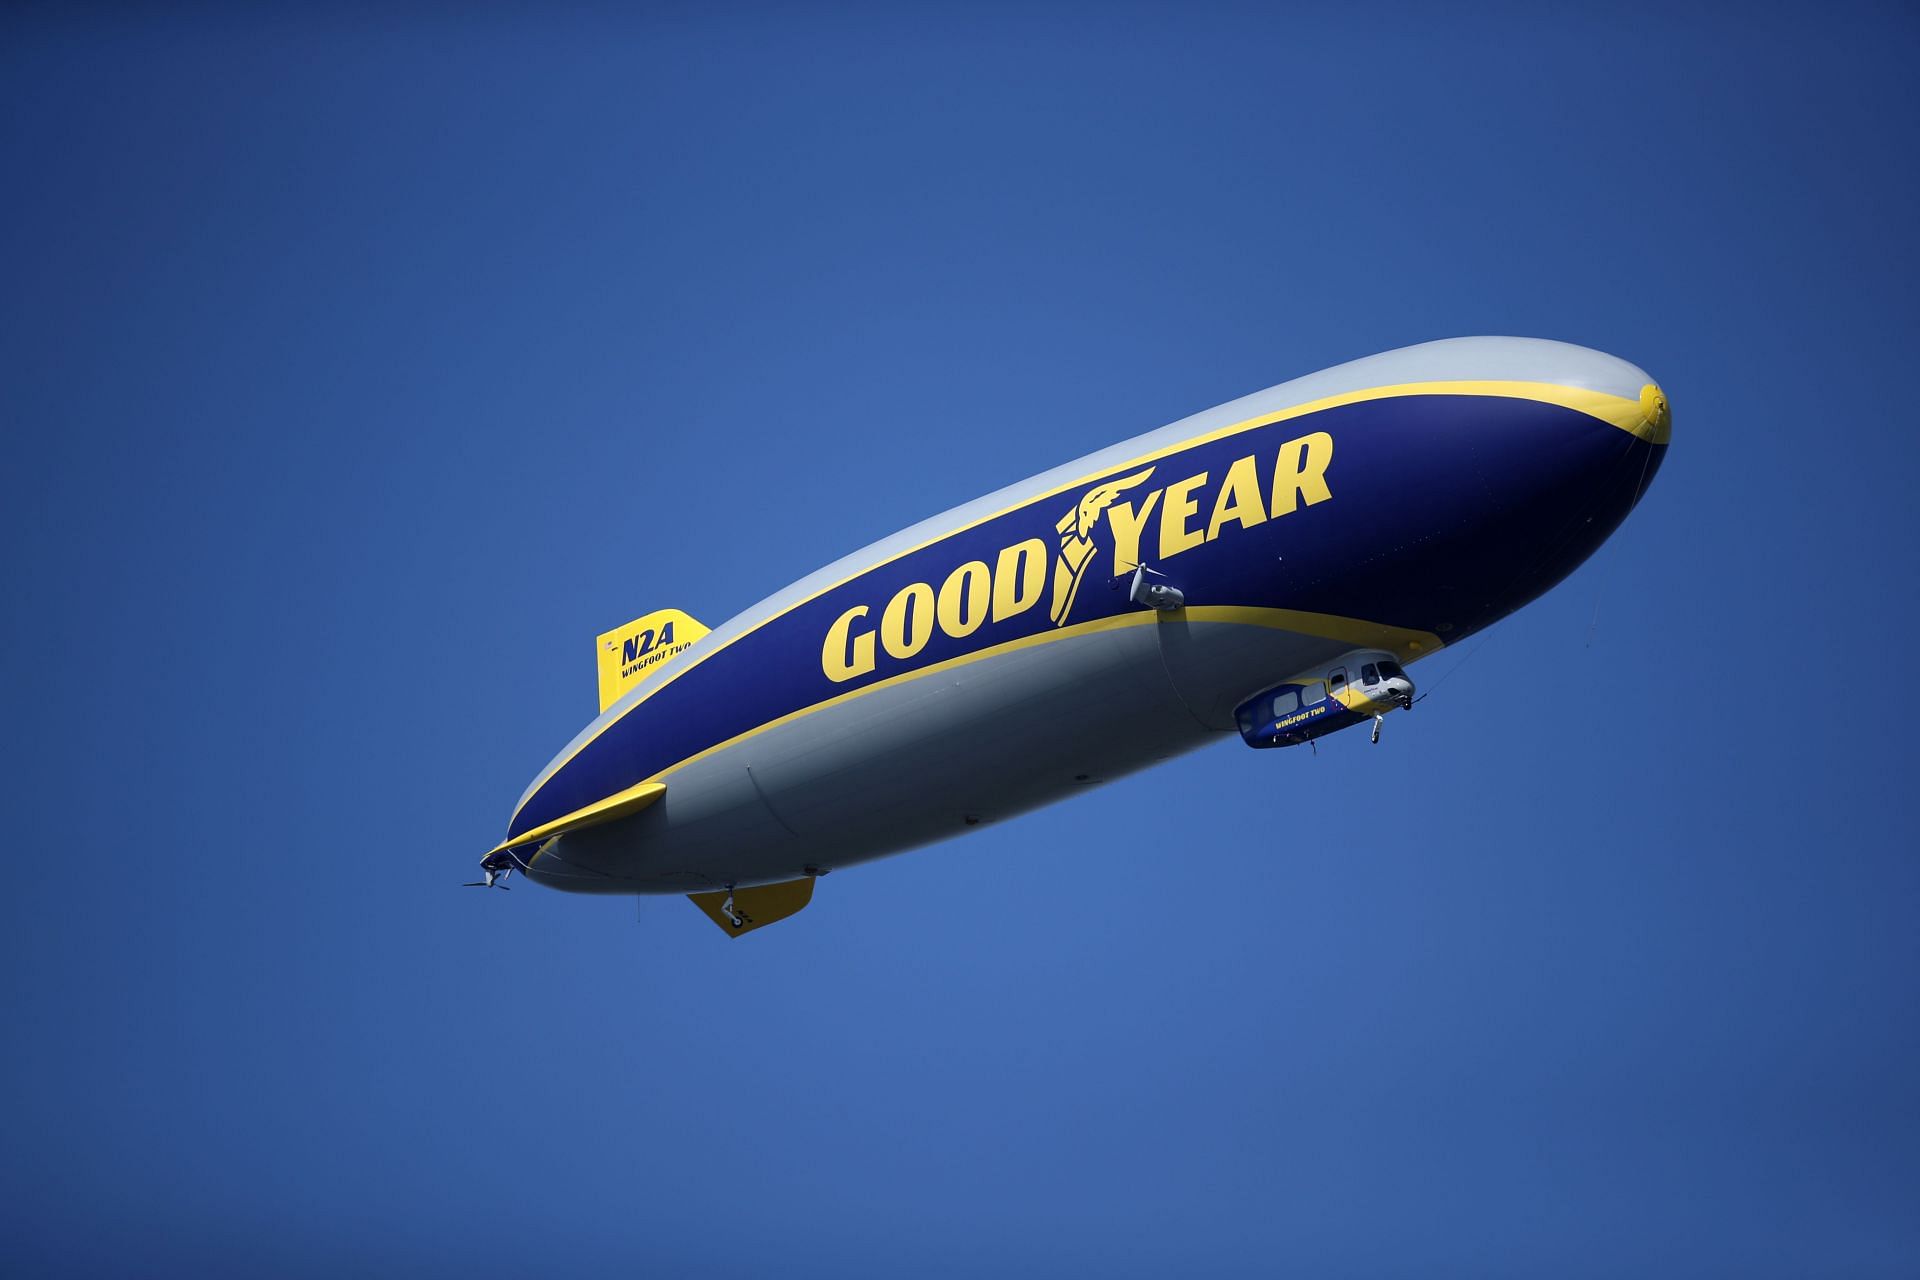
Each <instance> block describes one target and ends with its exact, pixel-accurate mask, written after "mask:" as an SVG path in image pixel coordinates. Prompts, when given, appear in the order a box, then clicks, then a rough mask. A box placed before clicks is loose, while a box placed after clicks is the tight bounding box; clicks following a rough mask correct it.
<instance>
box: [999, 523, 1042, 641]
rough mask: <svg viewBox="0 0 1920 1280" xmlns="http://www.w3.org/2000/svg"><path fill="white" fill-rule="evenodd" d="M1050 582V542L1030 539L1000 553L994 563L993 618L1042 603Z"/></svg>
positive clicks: (1000, 618) (1006, 616) (1009, 615)
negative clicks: (1048, 545)
mask: <svg viewBox="0 0 1920 1280" xmlns="http://www.w3.org/2000/svg"><path fill="white" fill-rule="evenodd" d="M1046 583H1047V544H1046V543H1044V542H1042V541H1040V539H1038V538H1028V539H1027V540H1026V541H1025V542H1022V543H1020V544H1018V545H1016V546H1011V547H1008V548H1007V549H1006V550H1005V551H1002V552H1001V553H1000V558H999V559H998V560H996V561H994V565H993V620H994V621H995V622H999V621H1001V620H1002V619H1003V618H1011V617H1012V616H1013V615H1014V614H1016V613H1025V612H1026V611H1027V610H1029V609H1031V608H1033V606H1034V605H1036V604H1038V603H1040V589H1041V588H1042V587H1044V586H1046Z"/></svg>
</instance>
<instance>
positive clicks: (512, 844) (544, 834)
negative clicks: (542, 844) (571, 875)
mask: <svg viewBox="0 0 1920 1280" xmlns="http://www.w3.org/2000/svg"><path fill="white" fill-rule="evenodd" d="M665 794H667V784H666V783H664V782H639V783H635V784H634V785H633V786H631V787H628V788H627V789H626V790H625V791H616V792H614V793H613V794H612V795H610V796H608V797H607V798H606V799H605V800H596V801H594V802H593V803H592V804H590V805H586V806H584V807H582V808H579V809H575V810H574V811H573V812H572V813H569V814H566V815H564V816H562V817H558V818H555V819H554V820H553V821H552V822H543V823H541V824H540V825H539V826H537V827H534V828H533V829H532V830H530V831H523V832H521V833H520V834H519V835H517V836H514V837H512V838H511V839H508V840H504V841H502V842H501V843H499V844H497V845H495V846H494V847H493V850H492V852H490V853H488V854H487V857H489V858H491V857H493V855H494V854H496V853H505V852H506V851H507V850H509V849H518V848H520V847H521V846H522V845H529V844H534V843H536V842H538V841H542V840H549V839H551V838H553V837H554V836H560V835H565V834H566V833H567V832H569V831H581V830H584V829H585V828H587V827H597V826H599V825H600V824H601V823H603V822H612V821H613V820H614V819H615V818H624V817H627V816H628V815H629V814H635V813H638V812H640V811H641V810H642V809H644V808H646V807H647V806H648V805H650V804H652V803H653V802H654V801H655V800H658V799H659V798H660V797H661V796H663V795H665Z"/></svg>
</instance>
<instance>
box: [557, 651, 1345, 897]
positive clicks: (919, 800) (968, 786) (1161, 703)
mask: <svg viewBox="0 0 1920 1280" xmlns="http://www.w3.org/2000/svg"><path fill="white" fill-rule="evenodd" d="M1346 647H1348V646H1345V645H1342V644H1340V643H1338V642H1334V641H1329V640H1326V639H1324V638H1321V637H1315V636H1303V635H1298V634H1295V633H1292V632H1286V631H1278V630H1274V629H1271V628H1266V627H1255V626H1246V625H1240V624H1233V623H1223V622H1210V623H1190V622H1189V621H1188V620H1187V619H1186V618H1185V617H1184V616H1183V615H1178V614H1175V615H1166V616H1152V617H1143V620H1142V623H1141V624H1140V625H1135V626H1129V627H1124V628H1120V629H1117V630H1112V631H1099V632H1092V633H1089V634H1083V635H1072V636H1062V637H1060V638H1059V639H1056V640H1053V641H1051V642H1049V643H1046V644H1041V645H1034V646H1030V647H1027V648H1022V649H1016V650H1012V651H1010V652H1007V653H1002V654H997V655H995V656H993V657H989V658H984V659H981V660H979V661H977V662H971V663H966V664H964V665H962V666H959V667H955V668H953V669H951V670H948V671H944V672H939V673H936V674H934V675H929V676H924V677H921V678H919V679H915V680H907V681H903V682H902V683H900V684H898V685H893V686H889V687H884V688H879V689H875V690H873V691H870V692H867V693H864V694H862V695H861V696H859V697H855V698H850V699H848V700H847V701H845V702H842V703H839V704H837V705H834V706H829V707H825V708H822V709H820V710H818V711H814V712H811V713H809V714H807V715H804V716H802V717H800V718H799V719H797V720H795V721H792V722H790V723H788V724H785V725H781V726H779V727H777V728H774V729H769V730H766V731H764V732H762V733H759V734H756V735H754V736H753V737H751V738H748V739H746V740H744V741H742V742H740V743H737V744H735V745H733V746H731V747H728V748H726V749H724V750H722V751H719V752H716V753H715V754H714V755H712V756H709V757H707V758H706V759H704V760H700V761H696V762H695V763H694V764H692V765H689V766H687V767H685V768H683V769H681V770H679V771H677V772H675V773H673V774H671V775H668V777H667V779H666V781H667V785H668V791H667V795H666V797H665V798H664V799H663V800H662V801H661V802H660V803H659V804H657V805H655V806H654V807H653V808H651V809H649V810H647V811H646V812H644V813H642V814H639V815H636V816H635V817H634V818H632V819H629V820H627V821H624V822H618V823H610V824H607V825H606V826H603V827H596V828H592V829H590V830H587V831H583V832H580V833H578V834H576V835H570V836H567V837H565V838H564V840H563V841H562V842H561V843H560V844H559V845H557V846H556V848H555V852H557V853H559V854H560V855H561V857H563V858H565V859H567V860H569V861H571V860H572V859H574V858H576V857H577V858H579V859H580V860H581V863H582V865H587V866H591V867H593V868H595V869H598V870H602V871H605V872H607V873H609V874H611V875H613V876H615V877H618V878H617V879H616V880H614V881H611V882H595V883H591V884H581V883H572V884H561V885H560V886H559V887H563V888H576V889H587V890H589V891H594V890H599V891H624V892H688V891H691V890H695V889H701V888H707V887H712V886H716V885H719V884H721V883H725V882H728V881H731V882H734V883H736V884H741V885H747V884H755V883H767V882H772V881H778V880H788V879H792V878H793V877H795V876H796V875H799V874H801V873H802V869H803V868H804V867H806V866H808V865H814V866H821V867H828V868H832V867H846V866H851V865H853V864H855V863H858V862H863V861H868V860H871V859H874V858H878V857H883V856H885V855H887V854H890V853H897V852H901V851H903V850H906V849H911V848H915V847H918V846H920V845H924V844H929V843H932V842H934V841H938V840H943V839H946V838H949V837H952V836H955V835H960V834H962V833H964V832H966V831H967V830H969V829H971V827H972V826H973V825H977V824H984V823H990V822H993V821H996V820H998V819H1002V818H1008V817H1012V816H1014V815H1016V814H1019V813H1022V812H1025V811H1026V810H1028V809H1032V808H1035V807H1038V806H1040V805H1043V804H1047V803H1049V802H1051V801H1054V800H1057V799H1060V798H1061V797H1063V796H1065V795H1068V794H1071V793H1073V792H1075V791H1077V790H1082V789H1085V788H1087V787H1091V786H1097V785H1099V784H1101V783H1104V782H1110V781H1112V780H1114V779H1116V778H1119V777H1122V776H1124V775H1126V774H1128V773H1131V772H1133V771H1135V770H1138V769H1141V768H1144V767H1146V766H1148V765H1151V764H1154V763H1157V762H1158V761H1161V760H1165V759H1168V758H1169V757H1171V756H1173V755H1177V754H1179V753H1181V752H1184V751H1188V750H1191V749H1193V748H1194V747H1197V746H1201V745H1203V744H1205V743H1207V742H1210V741H1214V740H1216V739H1217V738H1218V737H1219V735H1220V732H1223V731H1229V730H1231V729H1232V728H1233V724H1232V711H1233V707H1234V706H1235V705H1237V703H1238V702H1239V701H1240V700H1241V699H1243V698H1244V697H1245V696H1247V695H1248V694H1250V693H1252V692H1255V691H1257V690H1258V689H1260V688H1264V687H1266V686H1267V685H1269V684H1273V683H1275V682H1277V681H1279V680H1281V679H1284V678H1285V677H1286V676H1288V675H1291V674H1293V673H1294V672H1296V671H1299V670H1301V669H1303V668H1307V667H1311V666H1314V665H1316V664H1318V663H1319V662H1321V661H1323V660H1324V659H1325V658H1327V657H1331V656H1333V655H1334V654H1336V653H1339V652H1342V651H1344V649H1345V648H1346ZM1168 655H1171V659H1170V658H1169V656H1168ZM1170 660H1171V662H1172V663H1173V664H1174V665H1175V666H1177V667H1179V668H1180V670H1181V678H1182V680H1183V681H1184V682H1185V697H1184V698H1183V697H1181V696H1179V695H1177V694H1176V692H1175V689H1174V686H1173V684H1172V682H1171V681H1170V679H1169V675H1168V672H1169V661H1170ZM1222 708H1224V711H1222ZM1197 712H1198V713H1201V714H1204V715H1205V716H1207V717H1208V719H1209V721H1210V722H1216V723H1217V726H1218V727H1217V729H1209V728H1207V727H1205V726H1203V724H1202V723H1201V721H1200V719H1198V718H1196V713H1197ZM749 769H751V770H752V774H751V777H750V776H749V774H748V770H749ZM756 782H757V786H756ZM682 797H684V799H683V800H682V802H681V803H677V804H676V803H675V802H676V799H681V798H682ZM776 814H777V817H776ZM969 818H971V819H973V820H974V822H972V823H970V822H969V821H968V819H969Z"/></svg>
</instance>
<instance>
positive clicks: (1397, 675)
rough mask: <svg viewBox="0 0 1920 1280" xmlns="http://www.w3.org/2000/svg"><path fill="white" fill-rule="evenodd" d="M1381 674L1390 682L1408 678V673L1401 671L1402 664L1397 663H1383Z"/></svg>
mask: <svg viewBox="0 0 1920 1280" xmlns="http://www.w3.org/2000/svg"><path fill="white" fill-rule="evenodd" d="M1380 674H1381V675H1383V676H1385V677H1386V678H1387V679H1389V680H1405V679H1406V678H1407V673H1406V672H1404V671H1402V670H1401V669H1400V664H1399V663H1397V662H1383V663H1381V664H1380Z"/></svg>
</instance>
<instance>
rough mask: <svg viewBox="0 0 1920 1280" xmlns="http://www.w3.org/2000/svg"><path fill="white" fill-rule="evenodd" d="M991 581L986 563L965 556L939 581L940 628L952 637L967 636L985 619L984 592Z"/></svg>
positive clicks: (985, 593)
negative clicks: (944, 578) (945, 577)
mask: <svg viewBox="0 0 1920 1280" xmlns="http://www.w3.org/2000/svg"><path fill="white" fill-rule="evenodd" d="M991 586H992V583H991V579H990V575H989V574H988V572H987V566H986V565H984V564H982V563H981V562H980V561H978V560H969V561H967V562H966V563H965V564H963V565H961V566H960V567H959V568H958V569H955V570H954V571H953V572H952V573H950V574H948V575H947V580H946V581H945V582H943V583H941V584H940V607H939V615H940V629H941V630H942V631H944V632H946V633H947V634H948V635H950V636H952V637H953V638H954V639H955V640H958V639H960V638H961V637H962V636H970V635H972V634H973V633H974V632H976V631H978V630H979V629H980V624H981V623H983V622H985V621H986V620H987V593H988V591H989V589H990V588H991Z"/></svg>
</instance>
